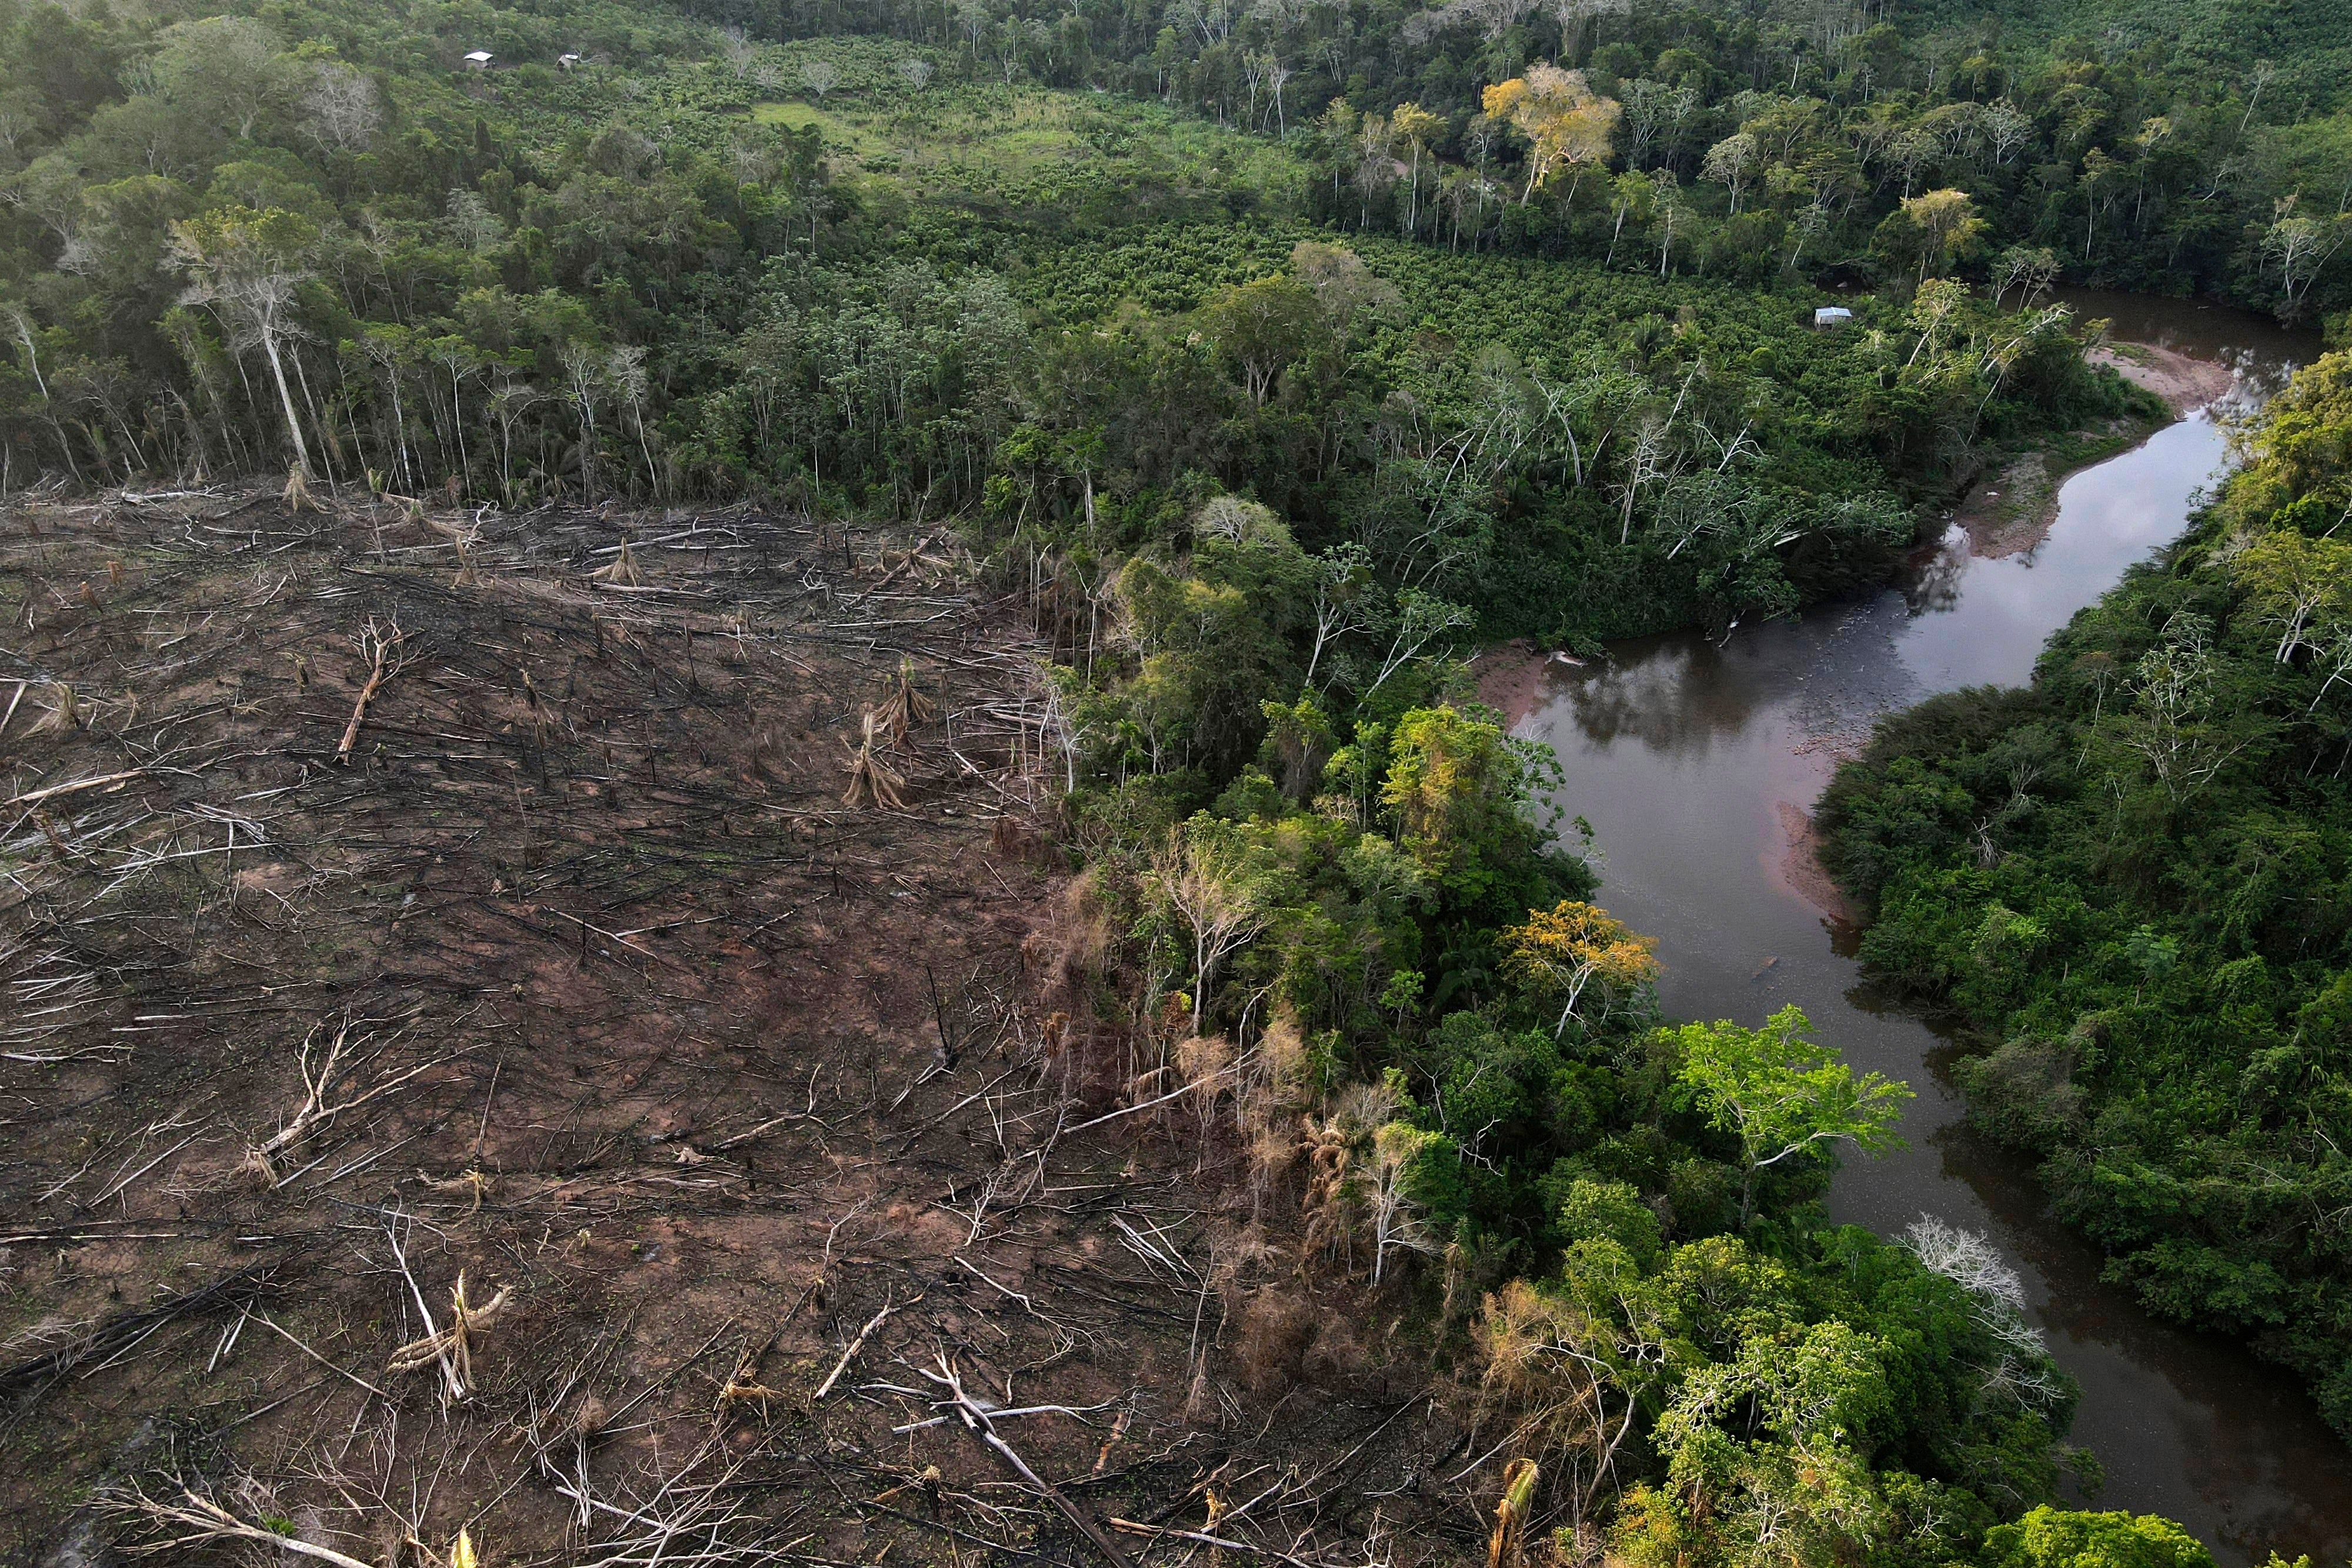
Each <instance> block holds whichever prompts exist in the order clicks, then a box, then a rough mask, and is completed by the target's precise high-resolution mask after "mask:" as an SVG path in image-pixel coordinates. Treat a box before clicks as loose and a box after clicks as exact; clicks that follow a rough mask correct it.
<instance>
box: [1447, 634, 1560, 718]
mask: <svg viewBox="0 0 2352 1568" xmlns="http://www.w3.org/2000/svg"><path fill="white" fill-rule="evenodd" d="M1581 663H1582V661H1581V660H1580V659H1576V658H1574V657H1572V656H1570V655H1569V654H1567V653H1546V652H1544V651H1543V650H1542V649H1540V648H1538V647H1537V646H1536V644H1535V643H1534V641H1533V640H1532V639H1529V638H1526V637H1514V638H1512V639H1511V640H1510V641H1509V642H1507V643H1496V644H1495V645H1494V646H1493V647H1491V648H1486V649H1483V650H1481V651H1480V653H1479V654H1478V658H1477V663H1476V664H1475V665H1474V666H1473V668H1474V669H1475V672H1476V674H1477V677H1478V700H1479V701H1480V702H1482V703H1485V704H1486V706H1488V707H1491V708H1494V709H1496V711H1497V712H1499V713H1501V714H1502V715H1503V717H1504V719H1505V721H1506V725H1505V727H1507V728H1513V729H1516V728H1517V727H1518V725H1519V723H1520V721H1521V720H1523V719H1525V718H1526V717H1527V716H1528V715H1529V714H1531V713H1533V712H1535V711H1536V709H1538V708H1539V707H1541V706H1543V702H1544V697H1545V695H1547V691H1546V688H1547V685H1548V683H1549V675H1550V673H1551V672H1552V671H1553V670H1555V669H1557V668H1559V667H1561V666H1563V665H1567V666H1571V667H1572V666H1575V665H1577V664H1581Z"/></svg>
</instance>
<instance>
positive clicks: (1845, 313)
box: [1813, 305, 1853, 327]
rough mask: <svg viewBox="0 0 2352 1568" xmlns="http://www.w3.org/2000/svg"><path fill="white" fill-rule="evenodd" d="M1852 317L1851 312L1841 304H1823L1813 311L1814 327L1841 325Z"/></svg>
mask: <svg viewBox="0 0 2352 1568" xmlns="http://www.w3.org/2000/svg"><path fill="white" fill-rule="evenodd" d="M1851 320H1853V311H1851V310H1849V309H1847V308H1845V307H1844V306H1843V305H1824V306H1822V307H1821V308H1819V309H1817V310H1815V311H1814V312H1813V325H1814V326H1816V327H1843V326H1844V325H1845V324H1846V323H1847V322H1849V321H1851Z"/></svg>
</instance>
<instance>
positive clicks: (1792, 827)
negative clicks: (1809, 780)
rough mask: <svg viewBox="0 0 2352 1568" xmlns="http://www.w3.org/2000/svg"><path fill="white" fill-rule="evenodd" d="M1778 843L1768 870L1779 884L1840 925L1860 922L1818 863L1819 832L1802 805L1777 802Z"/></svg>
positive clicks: (1819, 858) (1834, 883)
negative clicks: (1778, 819) (1777, 853)
mask: <svg viewBox="0 0 2352 1568" xmlns="http://www.w3.org/2000/svg"><path fill="white" fill-rule="evenodd" d="M1780 833H1781V846H1780V855H1779V858H1778V860H1777V862H1775V864H1774V865H1773V866H1772V871H1773V873H1774V874H1775V877H1776V879H1777V880H1778V881H1779V882H1780V885H1781V886H1783V887H1785V888H1787V889H1788V890H1789V891H1790V892H1791V893H1793V894H1796V895H1797V896H1798V897H1799V898H1801V899H1803V900H1804V901H1805V902H1806V903H1807V904H1811V905H1812V906H1813V907H1814V908H1815V909H1818V910H1820V911H1821V912H1822V914H1823V915H1828V916H1829V917H1830V918H1831V919H1832V920H1834V921H1836V922H1838V923H1839V924H1840V925H1858V924H1860V915H1859V914H1858V912H1857V911H1856V910H1855V909H1854V907H1853V902H1852V901H1851V900H1849V899H1848V898H1847V897H1846V895H1845V893H1844V890H1843V889H1842V888H1840V887H1839V886H1838V884H1837V882H1836V880H1835V879H1834V878H1832V876H1831V875H1830V873H1829V868H1828V867H1826V866H1824V865H1822V834H1821V830H1820V829H1819V828H1818V827H1816V826H1814V823H1813V819H1812V815H1811V812H1809V811H1807V810H1805V809H1804V808H1803V807H1801V806H1798V805H1795V804H1792V803H1791V802H1790V801H1787V800H1783V801H1781V802H1780Z"/></svg>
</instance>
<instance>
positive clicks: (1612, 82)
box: [694, 0, 2352, 319]
mask: <svg viewBox="0 0 2352 1568" xmlns="http://www.w3.org/2000/svg"><path fill="white" fill-rule="evenodd" d="M694 9H695V10H696V11H697V12H698V14H700V15H704V16H710V17H713V18H714V19H717V20H719V21H722V22H726V23H729V24H731V25H734V26H739V27H742V28H747V29H749V30H750V31H751V33H752V34H753V35H755V36H759V37H809V36H813V35H817V34H824V33H837V32H842V31H846V30H857V31H866V32H873V33H878V34H883V35H887V36H891V37H899V38H903V39H905V40H908V42H909V43H915V44H919V45H921V46H923V47H926V48H927V49H929V50H930V51H932V52H933V53H934V54H935V55H936V56H937V57H939V58H940V60H941V61H942V62H943V63H945V64H948V65H949V66H950V67H951V68H952V69H954V70H955V71H957V72H959V73H961V75H963V76H965V77H966V78H971V79H990V80H995V79H1002V80H1003V81H1005V82H1008V83H1010V82H1013V81H1016V80H1024V79H1031V80H1036V81H1041V82H1046V83H1052V84H1056V85H1066V86H1094V87H1112V88H1117V89H1124V90H1127V91H1130V92H1134V93H1138V94H1150V95H1154V96H1158V97H1161V98H1164V99H1167V100H1169V101H1171V102H1181V103H1184V104H1187V105H1190V106H1192V107H1195V108H1197V109H1198V110H1201V111H1202V112H1203V113H1205V114H1210V115H1213V116H1214V117H1216V118H1217V119H1218V120H1221V121H1223V122H1229V123H1232V124H1234V125H1238V126H1244V127H1247V128H1249V129H1251V130H1253V131H1258V132H1262V133H1264V134H1266V135H1270V136H1276V137H1281V138H1284V139H1286V140H1287V141H1290V142H1291V143H1292V144H1293V145H1295V146H1297V147H1298V148H1299V149H1300V150H1301V151H1302V152H1303V153H1304V154H1305V155H1306V156H1307V157H1310V158H1311V159H1313V160H1314V161H1315V162H1316V163H1317V164H1318V169H1319V170H1320V172H1321V179H1320V180H1319V181H1318V187H1317V189H1318V192H1319V195H1318V211H1320V212H1321V213H1322V214H1324V215H1326V216H1327V217H1329V218H1331V219H1333V220H1334V221H1339V222H1344V223H1347V224H1349V225H1352V226H1356V227H1360V228H1365V229H1371V228H1379V229H1381V230H1382V231H1384V232H1401V233H1404V234H1408V235H1418V236H1420V237H1423V238H1425V239H1427V240H1430V241H1432V242H1433V243H1441V244H1444V245H1446V246H1450V247H1459V246H1472V247H1478V246H1507V247H1510V248H1515V249H1522V250H1532V251H1539V252H1541V253H1543V254H1548V255H1560V254H1579V255H1589V256H1611V257H1612V258H1623V257H1625V256H1626V255H1627V253H1628V252H1629V251H1630V252H1631V253H1632V254H1633V255H1634V256H1645V257H1646V260H1647V262H1648V264H1651V265H1654V266H1661V267H1665V268H1668V269H1673V268H1675V267H1683V268H1691V269H1705V270H1709V271H1714V272H1717V273H1728V274H1731V275H1733V276H1738V277H1751V278H1756V279H1759V280H1760V279H1765V278H1769V277H1773V276H1775V275H1776V274H1789V273H1795V272H1799V271H1805V272H1810V273H1811V274H1813V275H1815V276H1831V277H1844V278H1852V279H1862V278H1868V277H1877V276H1881V275H1884V274H1887V273H1891V272H1896V271H1900V270H1902V269H1904V268H1905V267H1906V266H1908V265H1910V264H1911V263H1912V262H1913V260H1914V259H1915V257H1916V255H1917V253H1918V251H1919V250H1920V248H1921V246H1922V244H1923V242H1922V239H1921V237H1920V234H1919V228H1920V226H1921V225H1919V224H1918V223H1917V222H1916V221H1915V220H1914V219H1913V218H1912V217H1910V216H1906V205H1907V204H1909V203H1911V202H1913V201H1915V200H1916V199H1917V198H1919V197H1921V196H1923V195H1926V194H1928V193H1942V194H1944V195H1945V197H1946V200H1947V203H1948V201H1949V199H1950V198H1952V197H1956V196H1958V197H1966V198H1967V199H1968V203H1969V206H1970V207H1971V209H1972V210H1973V213H1974V214H1976V215H1978V216H1979V217H1980V218H1981V219H1982V221H1983V222H1984V224H1985V234H1984V237H1983V240H1982V242H1981V245H1980V246H1979V245H1976V244H1971V245H1970V246H1968V247H1967V248H1969V250H1971V251H1973V250H1977V249H1979V248H1981V250H1982V253H1983V260H1984V261H1985V262H1986V263H1987V264H1988V265H1989V266H1990V269H1991V271H1992V273H1993V275H1994V277H1993V281H1994V282H1995V283H1996V284H1998V283H2000V282H2004V281H2005V282H2008V283H2010V284H2011V285H2012V286H2013V285H2014V284H2016V283H2017V282H2019V281H2020V280H2021V279H2025V278H2031V277H2034V276H2037V275H2042V276H2064V277H2069V278H2072V279H2075V280H2079V281H2086V282H2095V283H2099V284H2103V285H2109V286H2113V287H2126V288H2137V289H2144V290H2147V291H2150V292H2159V293H2183V292H2210V293H2216V294H2222V295H2226V296H2228V297H2231V298H2237V299H2241V300H2243V301H2246V302H2249V303H2255V304H2260V305H2263V306H2265V307H2268V308H2274V309H2277V310H2278V311H2280V312H2281V314H2283V315H2284V316H2286V317H2288V318H2290V319H2302V318H2307V317H2311V316H2314V315H2315V314H2316V313H2318V312H2320V311H2322V310H2329V309H2338V308H2342V307H2343V306H2344V305H2345V304H2346V303H2347V301H2352V257H2347V256H2344V254H2343V251H2344V246H2345V244H2346V241H2347V238H2352V221H2347V215H2346V214H2347V208H2352V104H2347V99H2346V97H2345V83H2346V81H2347V79H2352V19H2347V16H2345V14H2344V13H2343V12H2342V10H2341V8H2340V7H2332V6H2328V5H2320V4H2310V3H2306V4H2302V5H2288V6H2284V7H2262V8H2256V7H2252V6H2238V5H2218V6H2201V7H2200V6H2185V5H2175V6H2168V7H2165V6H2158V7H2157V9H2159V10H2164V11H2166V12H2167V14H2166V15H2164V16H2151V15H2134V16H2130V17H2129V19H2128V20H2121V21H2118V22H2117V23H2116V24H2114V25H2109V26H2105V27H2101V26H2098V25H2097V23H2098V20H2099V18H2098V17H2097V16H2095V15H2085V14H2080V13H2079V12H2070V11H2069V10H2068V9H2067V8H2065V7H2063V6H2060V5H2055V4H2052V5H2039V6H2036V5H2021V6H2015V7H2010V8H2008V9H2009V11H2010V12H2011V14H2010V15H2008V16H1986V15H1984V14H1983V13H1982V11H1981V9H1980V8H1976V7H1961V6H1953V5H1925V4H1909V5H1843V4H1801V5H1800V4H1775V3H1761V4H1753V5H1728V4H1689V5H1645V4H1643V5H1637V4H1634V3H1633V0H1550V3H1549V4H1538V3H1537V0H1444V3H1442V4H1436V5H1427V6H1419V7H1416V6H1410V5H1364V4H1347V3H1329V4H1318V5H1291V4H1271V5H1238V4H1234V3H1233V0H1168V3H1165V4H1153V5H1118V6H1113V5H1081V6H1076V7H1066V6H1058V5H1057V6H1044V5H1032V4H1028V3H1027V0H953V3H950V0H863V3H860V4H856V5H844V4H841V3H839V0H694ZM2131 9H2133V10H2135V11H2137V12H2138V13H2147V12H2148V11H2149V9H2150V6H2149V5H2140V6H2137V7H2135V8H2131ZM2070 25H2071V26H2077V27H2079V29H2080V30H2079V31H2070V30H2068V28H2069V26H2070ZM1629 241H1630V242H1631V243H1629Z"/></svg>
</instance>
